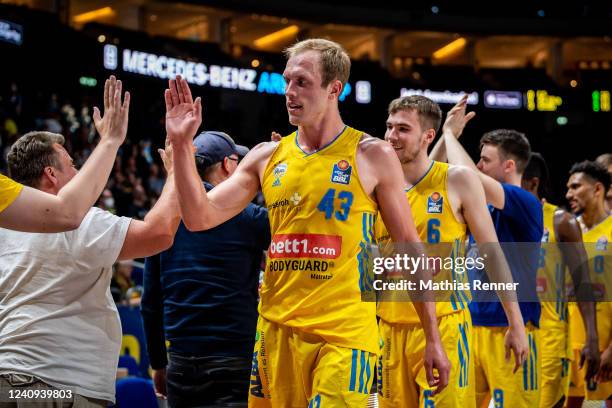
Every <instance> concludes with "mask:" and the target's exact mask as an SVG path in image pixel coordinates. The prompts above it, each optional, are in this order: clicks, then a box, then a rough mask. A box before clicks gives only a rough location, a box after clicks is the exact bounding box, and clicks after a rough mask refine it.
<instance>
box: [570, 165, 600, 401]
mask: <svg viewBox="0 0 612 408" xmlns="http://www.w3.org/2000/svg"><path fill="white" fill-rule="evenodd" d="M609 186H610V174H609V173H608V171H607V169H606V168H604V167H603V166H601V165H599V164H596V163H594V162H589V161H584V162H581V163H576V164H574V165H573V166H572V168H571V170H570V177H569V180H568V182H567V194H566V195H565V198H567V200H568V202H569V205H570V208H571V210H572V212H573V213H574V214H577V215H579V216H578V222H579V224H580V227H581V229H582V239H583V241H584V243H585V248H586V251H587V255H588V258H589V269H592V271H593V273H592V274H591V280H592V281H593V284H594V287H595V292H596V293H595V297H596V300H598V302H597V305H596V310H597V311H596V315H597V333H598V335H599V351H600V352H601V353H602V354H601V363H600V366H599V372H598V373H597V376H596V378H595V381H590V382H588V381H587V382H585V377H586V375H585V372H584V368H582V369H580V368H579V366H578V359H577V358H576V359H574V361H572V366H571V372H570V391H569V395H570V398H569V399H568V408H573V407H579V406H581V404H582V400H583V399H585V398H586V399H587V400H610V399H611V398H612V382H610V380H612V374H611V373H612V302H610V300H611V298H612V292H611V288H612V279H610V277H611V276H612V256H611V254H610V247H609V243H610V241H612V217H610V214H609V213H608V212H607V211H606V209H605V197H606V193H607V191H608V188H609ZM570 333H571V341H572V348H573V349H574V353H575V354H578V353H579V351H580V349H582V347H583V345H584V342H585V335H584V330H583V323H582V319H581V318H580V315H579V314H578V313H577V310H576V309H575V308H573V307H572V308H570ZM606 403H607V406H608V407H610V406H612V401H606Z"/></svg>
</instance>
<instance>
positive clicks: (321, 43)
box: [284, 38, 351, 86]
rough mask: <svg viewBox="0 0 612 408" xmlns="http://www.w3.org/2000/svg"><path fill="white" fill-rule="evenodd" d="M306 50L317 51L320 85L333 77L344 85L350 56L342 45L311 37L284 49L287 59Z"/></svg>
mask: <svg viewBox="0 0 612 408" xmlns="http://www.w3.org/2000/svg"><path fill="white" fill-rule="evenodd" d="M307 51H317V52H318V53H319V61H320V65H321V78H322V83H321V85H322V86H327V85H329V83H330V82H331V81H333V80H334V79H337V80H339V81H340V82H342V86H344V85H346V83H347V81H348V79H349V74H350V72H351V58H350V57H349V56H348V53H347V52H346V51H345V50H344V48H342V46H341V45H340V44H338V43H336V42H333V41H329V40H325V39H323V38H311V39H309V40H304V41H300V42H298V43H295V44H293V45H292V46H291V47H288V48H286V49H285V51H284V54H285V57H286V58H287V59H289V58H291V57H294V56H296V55H298V54H301V53H303V52H307Z"/></svg>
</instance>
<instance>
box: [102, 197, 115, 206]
mask: <svg viewBox="0 0 612 408" xmlns="http://www.w3.org/2000/svg"><path fill="white" fill-rule="evenodd" d="M104 206H105V207H106V208H115V199H114V198H113V197H108V198H105V199H104Z"/></svg>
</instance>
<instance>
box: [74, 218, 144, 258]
mask: <svg viewBox="0 0 612 408" xmlns="http://www.w3.org/2000/svg"><path fill="white" fill-rule="evenodd" d="M131 221H132V219H131V218H127V217H117V216H116V215H113V214H111V213H110V212H108V211H104V210H101V209H99V208H97V207H93V208H92V209H91V210H89V212H88V213H87V215H86V216H85V218H84V219H83V222H81V225H80V226H79V228H78V229H77V230H76V231H75V233H74V234H69V236H70V237H71V238H70V240H71V243H70V244H71V247H72V252H73V254H74V256H75V257H76V258H75V259H77V262H83V263H85V264H87V265H88V266H90V267H93V268H105V267H108V266H109V265H112V264H113V263H114V262H115V261H116V260H117V258H118V257H119V253H120V252H121V248H123V243H124V242H125V237H126V235H127V231H128V228H129V226H130V222H131Z"/></svg>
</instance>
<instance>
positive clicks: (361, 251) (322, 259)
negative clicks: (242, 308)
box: [260, 126, 379, 354]
mask: <svg viewBox="0 0 612 408" xmlns="http://www.w3.org/2000/svg"><path fill="white" fill-rule="evenodd" d="M362 135H363V133H362V132H360V131H358V130H355V129H352V128H350V127H348V126H347V127H345V129H344V130H343V131H342V132H341V133H340V134H339V135H338V136H337V137H336V138H335V139H334V140H333V141H332V142H331V143H329V144H328V145H327V146H325V147H323V148H322V149H320V150H318V151H317V152H314V153H309V154H308V153H305V152H304V151H303V150H302V149H301V148H300V147H299V145H298V143H297V132H294V133H292V134H291V135H289V136H287V137H284V138H283V139H282V141H281V142H280V144H279V145H278V147H277V149H276V150H275V152H274V153H273V155H272V157H271V158H270V162H269V163H268V166H267V168H266V170H265V172H264V176H263V180H262V190H263V194H264V197H265V199H266V204H267V206H268V210H269V218H270V228H271V232H272V242H271V244H270V249H269V251H268V262H267V265H266V271H265V275H264V281H263V284H262V287H261V302H260V314H261V315H262V316H263V317H264V318H265V319H268V320H270V321H273V322H276V323H279V324H284V325H287V326H290V327H295V328H298V329H300V330H302V331H304V332H307V333H313V334H315V335H318V336H321V337H322V338H323V339H324V340H325V341H327V342H329V343H331V344H334V345H338V346H342V347H349V348H352V349H359V350H365V351H369V352H372V353H374V354H378V350H379V347H378V338H377V336H376V335H375V334H376V333H377V325H376V304H375V303H374V302H362V300H361V289H362V287H363V285H364V284H365V283H364V282H365V280H366V276H367V270H366V264H367V261H368V259H367V257H368V251H367V246H368V245H369V244H370V243H371V242H372V240H373V237H374V234H373V226H374V219H375V217H376V214H377V211H378V207H377V204H376V202H374V201H373V200H372V199H371V198H370V197H369V196H368V194H366V192H365V190H364V189H363V187H362V185H361V182H360V180H359V174H358V171H357V161H356V159H355V157H356V153H357V147H358V144H359V141H360V139H361V138H362Z"/></svg>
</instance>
